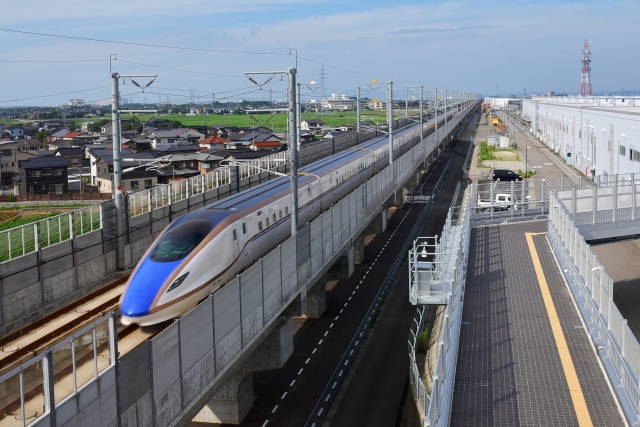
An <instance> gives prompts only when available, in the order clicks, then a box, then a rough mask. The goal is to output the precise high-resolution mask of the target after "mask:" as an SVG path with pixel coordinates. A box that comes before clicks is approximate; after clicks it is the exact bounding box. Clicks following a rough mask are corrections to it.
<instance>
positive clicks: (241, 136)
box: [226, 128, 282, 151]
mask: <svg viewBox="0 0 640 427" xmlns="http://www.w3.org/2000/svg"><path fill="white" fill-rule="evenodd" d="M229 139H230V142H228V143H227V144H226V147H227V148H229V149H234V148H239V147H249V148H251V149H252V150H271V151H280V148H281V147H282V141H281V140H280V138H278V137H277V136H275V135H274V134H273V133H272V132H271V131H270V130H268V129H267V130H266V132H265V131H264V128H254V129H245V130H242V131H241V132H238V133H232V134H231V135H229Z"/></svg>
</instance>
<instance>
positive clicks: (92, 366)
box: [0, 313, 117, 427]
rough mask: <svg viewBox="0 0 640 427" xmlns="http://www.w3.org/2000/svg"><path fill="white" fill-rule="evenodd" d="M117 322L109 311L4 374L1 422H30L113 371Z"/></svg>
mask: <svg viewBox="0 0 640 427" xmlns="http://www.w3.org/2000/svg"><path fill="white" fill-rule="evenodd" d="M116 322H117V320H116V317H115V314H114V313H109V314H107V315H106V316H104V317H102V318H101V319H98V320H96V321H95V322H93V323H91V324H89V325H87V326H85V327H84V328H82V329H81V330H79V331H77V332H76V333H74V334H73V335H71V336H68V337H66V338H64V339H63V340H62V341H60V342H59V343H58V344H56V345H55V346H53V347H52V348H51V349H49V350H47V351H46V352H44V353H41V354H39V355H37V356H36V357H34V358H33V359H31V360H29V361H28V362H25V363H23V364H21V365H19V366H17V367H16V368H14V369H12V370H10V371H9V372H6V373H5V374H3V375H0V426H2V427H5V426H6V427H26V426H28V425H31V424H33V423H35V422H36V421H39V420H40V419H42V417H45V416H47V415H48V414H49V413H51V411H52V408H54V407H58V406H60V405H61V404H63V403H64V402H66V401H68V400H69V399H72V398H73V397H74V396H76V395H77V394H78V393H79V392H80V391H81V390H83V389H85V388H87V387H88V386H89V385H90V384H92V383H94V382H95V381H96V380H98V378H100V377H101V376H103V375H105V373H106V372H107V371H110V370H113V368H114V367H115V363H116V354H117V348H116V340H115V335H116ZM5 351H7V349H5ZM16 351H19V349H16Z"/></svg>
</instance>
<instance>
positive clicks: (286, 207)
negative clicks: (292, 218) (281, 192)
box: [284, 206, 289, 215]
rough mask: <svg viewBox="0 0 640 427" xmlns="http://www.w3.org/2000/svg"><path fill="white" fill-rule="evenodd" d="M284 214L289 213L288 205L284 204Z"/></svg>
mask: <svg viewBox="0 0 640 427" xmlns="http://www.w3.org/2000/svg"><path fill="white" fill-rule="evenodd" d="M284 214H285V215H289V207H288V206H285V208H284Z"/></svg>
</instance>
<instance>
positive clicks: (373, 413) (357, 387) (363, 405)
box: [329, 121, 475, 427]
mask: <svg viewBox="0 0 640 427" xmlns="http://www.w3.org/2000/svg"><path fill="white" fill-rule="evenodd" d="M471 123H475V121H472V122H471ZM458 144H459V145H460V146H459V148H462V150H460V149H459V150H457V151H463V152H464V153H465V154H466V147H468V144H469V143H468V142H458ZM465 154H455V155H454V157H453V160H452V161H453V163H452V165H451V169H450V170H449V173H448V175H447V178H446V179H445V181H444V184H443V187H442V189H441V190H440V193H439V194H438V196H437V198H436V203H434V205H433V207H432V208H431V211H430V212H429V215H428V216H427V218H426V220H425V222H424V223H423V226H422V228H421V230H420V233H419V235H420V236H433V235H436V234H440V233H441V231H442V227H443V225H444V222H445V220H446V217H447V212H448V211H449V206H450V204H451V199H452V197H453V193H454V191H455V188H456V184H457V183H458V181H460V180H461V179H462V166H463V162H464V158H465ZM439 176H440V174H438V173H437V172H436V173H433V175H431V177H430V178H429V180H428V182H427V184H426V186H427V187H432V186H435V183H436V182H437V180H438V177H439ZM413 225H414V224H411V226H413ZM383 307H384V310H383V311H382V312H381V314H380V317H379V319H378V321H377V322H376V325H375V327H374V328H373V330H372V333H370V335H369V338H368V340H367V343H366V345H365V347H363V349H362V350H361V351H360V353H361V356H360V360H359V362H358V363H357V365H354V366H355V367H356V369H355V372H354V371H353V370H352V372H350V375H351V379H350V381H349V382H348V383H347V384H345V386H343V389H344V390H342V391H341V395H340V396H339V398H338V400H336V402H335V404H334V408H333V410H332V412H331V413H330V415H329V416H330V423H329V425H330V426H331V427H354V426H394V425H395V424H396V420H397V418H398V411H399V408H400V404H401V401H402V397H403V393H404V389H405V385H406V381H407V378H408V374H409V356H408V354H407V338H408V336H409V328H410V326H411V322H412V319H413V316H414V313H415V307H414V306H412V305H411V304H410V303H409V274H408V269H407V267H406V264H405V266H404V267H403V268H402V270H401V273H400V275H399V277H398V280H397V282H396V283H395V284H394V285H393V287H392V288H391V290H390V292H389V294H388V295H387V298H386V300H385V305H384V306H383Z"/></svg>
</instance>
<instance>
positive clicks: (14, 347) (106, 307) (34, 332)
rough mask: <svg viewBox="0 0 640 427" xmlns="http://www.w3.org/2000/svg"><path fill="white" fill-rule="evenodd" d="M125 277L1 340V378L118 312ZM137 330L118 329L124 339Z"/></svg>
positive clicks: (126, 277)
mask: <svg viewBox="0 0 640 427" xmlns="http://www.w3.org/2000/svg"><path fill="white" fill-rule="evenodd" d="M128 277H129V276H128V275H127V276H124V277H121V278H120V279H117V280H115V281H113V282H111V283H110V284H108V285H107V286H105V287H103V288H101V289H99V290H97V291H94V292H92V293H90V294H88V295H85V296H84V297H82V298H80V299H78V300H76V301H74V302H72V303H70V304H68V305H66V306H64V307H61V308H59V309H58V310H56V311H54V312H52V313H50V314H48V315H46V316H43V317H41V318H39V319H38V320H36V321H35V322H32V323H30V324H28V325H25V326H24V327H22V328H20V329H18V330H17V331H14V332H12V333H10V334H8V335H6V336H4V337H2V338H0V375H1V374H3V373H5V372H8V371H9V370H11V369H13V368H14V367H16V366H18V365H20V364H21V363H24V362H26V361H27V360H29V359H31V358H32V357H34V356H36V355H37V354H40V353H42V352H43V351H44V350H46V349H47V348H50V347H52V346H53V345H55V344H56V343H58V342H60V341H61V340H63V339H64V338H65V337H68V336H69V335H71V334H73V333H74V332H75V331H77V330H80V329H81V328H83V327H84V326H85V325H86V324H87V323H90V322H92V321H94V320H97V319H99V318H101V317H103V316H104V315H106V314H107V313H109V312H111V311H117V309H118V301H119V300H120V295H121V294H122V292H123V290H124V286H125V283H126V281H127V279H128ZM135 329H137V328H136V327H135V326H134V325H132V326H130V327H126V328H124V327H123V328H120V327H118V337H119V338H120V337H121V338H124V337H126V336H128V335H130V334H131V333H132V332H134V331H135Z"/></svg>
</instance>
